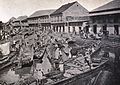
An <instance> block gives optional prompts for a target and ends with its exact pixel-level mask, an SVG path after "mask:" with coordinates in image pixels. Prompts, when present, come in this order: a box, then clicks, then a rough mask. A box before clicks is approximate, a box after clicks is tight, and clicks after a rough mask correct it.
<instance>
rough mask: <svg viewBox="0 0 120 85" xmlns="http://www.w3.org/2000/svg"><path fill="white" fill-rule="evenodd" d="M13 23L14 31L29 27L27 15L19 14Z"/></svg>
mask: <svg viewBox="0 0 120 85" xmlns="http://www.w3.org/2000/svg"><path fill="white" fill-rule="evenodd" d="M12 24H13V30H14V33H18V32H20V31H24V30H25V29H28V23H27V16H19V17H18V18H17V19H15V20H13V22H12Z"/></svg>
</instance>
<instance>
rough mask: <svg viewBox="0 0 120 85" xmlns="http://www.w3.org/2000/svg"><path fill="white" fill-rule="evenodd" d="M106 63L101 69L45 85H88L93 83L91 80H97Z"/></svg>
mask: <svg viewBox="0 0 120 85" xmlns="http://www.w3.org/2000/svg"><path fill="white" fill-rule="evenodd" d="M106 63H107V61H106V62H104V63H103V64H101V65H100V66H99V67H97V68H95V69H92V70H90V71H87V72H84V73H82V74H78V75H75V76H73V77H70V78H65V79H63V80H60V81H58V82H54V83H49V84H45V85H88V84H89V83H91V80H92V79H93V78H95V77H96V76H97V75H98V73H99V72H100V71H101V70H103V69H104V68H105V65H106Z"/></svg>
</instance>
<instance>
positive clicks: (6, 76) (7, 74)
mask: <svg viewBox="0 0 120 85" xmlns="http://www.w3.org/2000/svg"><path fill="white" fill-rule="evenodd" d="M30 71H31V67H24V68H22V69H17V70H13V67H12V66H10V67H7V68H5V69H3V70H2V71H0V80H2V81H5V82H6V83H14V82H16V81H18V80H19V79H20V78H22V77H27V76H28V75H30Z"/></svg>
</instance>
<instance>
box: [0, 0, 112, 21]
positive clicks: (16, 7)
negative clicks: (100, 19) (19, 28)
mask: <svg viewBox="0 0 120 85" xmlns="http://www.w3.org/2000/svg"><path fill="white" fill-rule="evenodd" d="M73 1H78V2H79V3H80V4H81V5H82V6H83V7H85V8H86V9H88V10H89V11H91V10H93V9H95V8H97V7H99V6H102V5H104V4H106V3H108V2H110V1H112V0H0V21H3V22H7V21H8V20H9V19H10V18H11V17H15V18H17V17H19V16H23V15H27V16H30V15H31V14H32V13H34V12H35V11H37V10H45V9H57V8H59V7H60V6H61V5H63V4H66V3H70V2H73Z"/></svg>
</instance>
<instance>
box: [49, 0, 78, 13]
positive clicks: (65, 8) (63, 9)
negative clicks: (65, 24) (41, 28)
mask: <svg viewBox="0 0 120 85" xmlns="http://www.w3.org/2000/svg"><path fill="white" fill-rule="evenodd" d="M75 3H77V1H74V2H71V3H67V4H64V5H62V6H61V7H59V8H58V9H57V10H56V11H54V12H53V13H52V14H51V15H54V14H59V13H62V12H64V11H65V10H67V9H68V8H69V7H71V6H72V5H73V4H75Z"/></svg>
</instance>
